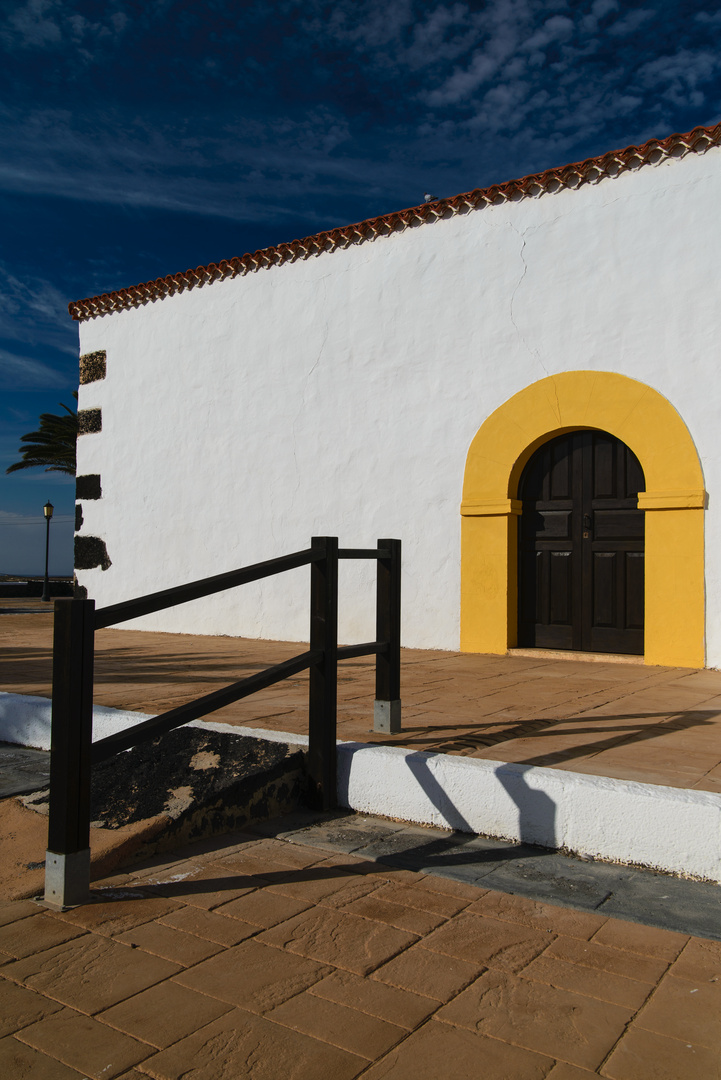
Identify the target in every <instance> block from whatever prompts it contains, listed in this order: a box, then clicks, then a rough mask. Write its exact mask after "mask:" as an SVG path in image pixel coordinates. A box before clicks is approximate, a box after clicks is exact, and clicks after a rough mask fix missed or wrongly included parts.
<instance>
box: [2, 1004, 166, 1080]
mask: <svg viewBox="0 0 721 1080" xmlns="http://www.w3.org/2000/svg"><path fill="white" fill-rule="evenodd" d="M17 1038H18V1039H20V1040H21V1041H22V1042H24V1043H26V1044H27V1045H28V1046H32V1047H33V1048H34V1049H35V1050H40V1051H41V1052H42V1053H44V1054H47V1055H48V1057H53V1058H56V1059H57V1060H58V1061H61V1062H62V1063H63V1064H64V1065H69V1066H70V1068H72V1069H77V1070H78V1071H79V1072H81V1073H83V1074H84V1075H87V1076H89V1077H93V1080H112V1078H113V1077H115V1076H117V1075H118V1074H119V1073H122V1072H126V1071H127V1069H129V1068H130V1067H131V1066H133V1065H137V1064H138V1063H139V1062H141V1061H143V1060H144V1059H145V1058H147V1057H148V1055H149V1054H150V1053H152V1050H151V1048H150V1047H149V1046H146V1045H145V1044H144V1043H140V1042H137V1041H136V1040H135V1039H131V1038H129V1037H128V1036H127V1035H124V1034H122V1033H121V1032H118V1031H113V1030H112V1029H111V1028H107V1027H106V1026H105V1025H104V1024H100V1023H98V1021H97V1020H94V1019H93V1018H92V1017H90V1016H81V1015H79V1014H78V1013H76V1012H71V1010H69V1009H63V1011H62V1012H60V1013H57V1014H56V1015H55V1016H50V1017H48V1018H47V1019H44V1020H40V1021H39V1022H38V1023H37V1024H33V1025H32V1027H28V1028H25V1029H24V1030H23V1031H21V1032H19V1033H18V1036H17Z"/></svg>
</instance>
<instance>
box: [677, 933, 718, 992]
mask: <svg viewBox="0 0 721 1080" xmlns="http://www.w3.org/2000/svg"><path fill="white" fill-rule="evenodd" d="M670 974H671V975H673V976H675V978H677V979H689V980H691V981H692V982H697V981H698V980H699V979H707V980H708V981H709V982H721V942H718V941H706V940H704V939H703V938H691V940H690V941H689V943H688V945H687V946H686V947H685V949H684V950H683V952H682V953H681V954H680V956H679V958H678V959H677V960H676V963H675V964H674V965H673V967H672V968H671V971H670Z"/></svg>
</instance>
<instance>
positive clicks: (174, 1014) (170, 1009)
mask: <svg viewBox="0 0 721 1080" xmlns="http://www.w3.org/2000/svg"><path fill="white" fill-rule="evenodd" d="M232 1007H233V1006H232V1005H228V1004H227V1003H225V1002H223V1001H218V999H217V998H211V997H208V996H207V995H205V994H199V993H197V992H196V991H195V990H189V989H188V988H187V987H186V986H179V985H178V984H177V983H175V982H168V981H166V982H163V983H159V984H158V985H157V986H151V987H150V989H149V990H144V991H143V992H142V993H141V994H136V995H135V997H131V998H128V999H127V1000H126V1001H121V1002H120V1004H119V1005H113V1007H112V1008H110V1009H106V1010H105V1012H103V1013H100V1014H99V1016H98V1017H97V1019H98V1020H100V1021H102V1023H103V1024H108V1025H109V1026H110V1027H111V1028H117V1030H118V1031H124V1032H125V1033H126V1034H127V1035H131V1036H132V1037H133V1038H134V1039H139V1040H141V1041H142V1042H146V1043H149V1044H150V1045H151V1046H154V1047H156V1048H157V1049H159V1050H161V1049H165V1047H166V1046H172V1044H173V1043H175V1042H178V1041H179V1040H180V1039H184V1038H185V1037H186V1036H188V1035H192V1034H193V1032H194V1031H198V1030H199V1029H200V1028H203V1027H205V1025H206V1024H210V1023H212V1021H213V1020H217V1019H218V1017H219V1016H223V1015H224V1014H225V1013H227V1012H230V1010H231V1009H232Z"/></svg>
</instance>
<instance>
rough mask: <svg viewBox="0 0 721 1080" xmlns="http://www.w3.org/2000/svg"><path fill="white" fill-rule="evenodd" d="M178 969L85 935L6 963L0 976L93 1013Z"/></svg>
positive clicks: (128, 949)
mask: <svg viewBox="0 0 721 1080" xmlns="http://www.w3.org/2000/svg"><path fill="white" fill-rule="evenodd" d="M179 970H180V968H179V967H178V965H177V964H171V963H170V962H169V961H168V960H161V959H160V958H159V957H157V956H150V955H148V953H144V952H141V951H140V950H139V949H130V948H128V946H127V945H118V944H117V943H116V942H114V941H109V940H108V939H107V938H104V937H96V936H95V935H94V934H85V935H84V936H83V937H81V938H76V939H75V940H74V941H68V942H66V944H64V945H57V946H56V947H55V948H53V949H48V950H47V951H46V952H43V953H36V954H34V955H33V956H28V957H25V958H24V959H23V960H15V961H13V962H12V963H11V964H6V965H5V967H4V968H3V975H4V976H5V977H6V978H9V979H12V980H13V981H14V982H19V983H24V984H25V985H26V986H29V987H31V988H32V989H34V990H37V991H38V992H39V993H41V994H47V996H48V997H49V998H52V999H54V1000H56V1001H61V1002H62V1003H63V1004H64V1005H70V1006H71V1007H72V1008H74V1009H78V1010H79V1011H80V1012H85V1013H90V1014H92V1013H96V1012H99V1011H100V1010H101V1009H106V1008H108V1007H109V1006H110V1005H115V1004H116V1003H117V1002H118V1001H123V1000H124V999H125V998H127V997H131V996H132V995H133V994H137V993H139V992H140V991H141V990H145V989H146V988H147V987H148V986H152V985H153V984H154V983H157V982H160V981H161V980H162V979H167V978H168V977H169V976H170V975H174V974H175V973H176V972H177V971H179Z"/></svg>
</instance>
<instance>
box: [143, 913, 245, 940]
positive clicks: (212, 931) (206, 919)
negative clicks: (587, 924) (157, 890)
mask: <svg viewBox="0 0 721 1080" xmlns="http://www.w3.org/2000/svg"><path fill="white" fill-rule="evenodd" d="M158 924H159V925H160V926H170V927H172V928H173V929H175V930H182V931H183V932H184V933H186V934H194V935H195V936H196V937H199V938H204V939H205V940H206V941H213V942H215V943H216V944H218V945H225V946H228V945H239V944H240V942H241V941H245V939H246V938H248V937H252V936H253V934H257V932H258V927H257V926H253V925H251V923H244V922H241V920H240V919H237V918H236V919H231V918H230V916H226V915H218V914H216V913H215V912H214V911H205V910H203V908H194V907H184V908H179V909H178V910H177V911H173V912H171V914H170V915H166V916H165V918H163V919H159V920H158Z"/></svg>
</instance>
